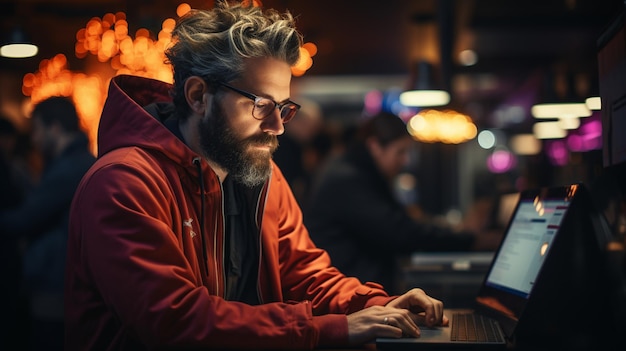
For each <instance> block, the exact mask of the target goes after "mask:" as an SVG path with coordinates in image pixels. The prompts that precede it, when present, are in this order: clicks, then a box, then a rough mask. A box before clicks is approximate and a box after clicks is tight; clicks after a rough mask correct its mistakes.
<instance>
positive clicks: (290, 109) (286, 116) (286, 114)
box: [280, 103, 298, 123]
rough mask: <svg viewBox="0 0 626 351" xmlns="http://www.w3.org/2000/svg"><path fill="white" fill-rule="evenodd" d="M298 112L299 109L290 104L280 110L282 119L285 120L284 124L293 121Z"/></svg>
mask: <svg viewBox="0 0 626 351" xmlns="http://www.w3.org/2000/svg"><path fill="white" fill-rule="evenodd" d="M297 112H298V107H297V106H296V105H294V104H292V103H288V104H287V105H284V106H283V107H282V108H281V109H280V118H281V119H282V120H283V123H287V122H289V121H291V119H292V118H293V116H295V115H296V113H297Z"/></svg>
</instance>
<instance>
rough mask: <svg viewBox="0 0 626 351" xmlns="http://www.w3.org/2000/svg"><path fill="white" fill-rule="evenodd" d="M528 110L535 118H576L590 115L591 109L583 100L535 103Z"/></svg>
mask: <svg viewBox="0 0 626 351" xmlns="http://www.w3.org/2000/svg"><path fill="white" fill-rule="evenodd" d="M530 112H531V113H532V115H533V117H535V118H576V117H589V116H591V111H590V110H589V108H588V107H587V105H585V103H584V102H570V103H566V102H561V103H542V104H536V105H534V106H533V107H532V108H531V109H530Z"/></svg>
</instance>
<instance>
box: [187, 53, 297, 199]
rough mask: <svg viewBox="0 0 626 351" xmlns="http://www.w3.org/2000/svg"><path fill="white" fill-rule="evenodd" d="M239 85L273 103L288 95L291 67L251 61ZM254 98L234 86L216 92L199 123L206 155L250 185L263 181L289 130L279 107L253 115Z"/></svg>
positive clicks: (271, 61) (234, 84) (236, 83)
mask: <svg viewBox="0 0 626 351" xmlns="http://www.w3.org/2000/svg"><path fill="white" fill-rule="evenodd" d="M244 72H245V73H244V74H243V76H242V77H243V78H242V79H241V80H238V81H235V82H231V85H233V86H236V87H237V88H238V89H241V90H245V91H248V92H250V93H252V94H255V95H257V96H262V97H267V98H270V99H272V100H274V101H278V102H280V101H283V100H286V99H287V98H288V97H289V83H290V80H291V70H290V68H289V65H287V64H286V63H284V62H281V61H278V60H274V59H249V60H248V61H246V69H245V71H244ZM253 106H254V102H253V101H252V100H251V99H248V98H246V97H244V96H242V95H240V94H238V93H236V92H234V91H232V90H229V89H226V90H223V91H222V92H221V94H217V95H216V98H214V99H213V103H212V105H211V108H210V109H209V111H208V112H207V113H206V114H205V116H204V118H202V120H200V122H199V128H200V143H201V146H202V150H203V152H204V154H205V156H206V157H208V158H209V159H210V160H212V161H214V162H215V163H217V164H218V165H219V166H220V167H222V168H223V169H225V170H226V171H227V172H228V173H229V174H230V175H231V176H232V177H235V179H236V180H237V181H239V182H241V183H243V184H245V185H247V186H250V187H252V186H256V185H260V184H262V183H263V182H264V181H265V180H267V178H268V177H269V175H270V173H271V161H270V160H271V158H272V153H273V152H274V151H275V150H276V148H277V147H278V140H277V138H276V136H277V135H280V134H282V133H283V132H284V128H283V124H282V121H281V119H280V115H279V112H278V110H275V111H274V112H273V113H272V114H271V115H269V116H268V117H266V118H264V119H263V120H258V119H255V118H254V117H253V116H252V109H253Z"/></svg>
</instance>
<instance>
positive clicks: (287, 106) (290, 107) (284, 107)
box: [218, 82, 301, 123]
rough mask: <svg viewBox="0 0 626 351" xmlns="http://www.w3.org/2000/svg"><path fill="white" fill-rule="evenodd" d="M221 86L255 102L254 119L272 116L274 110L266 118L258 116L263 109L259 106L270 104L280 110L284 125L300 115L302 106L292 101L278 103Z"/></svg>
mask: <svg viewBox="0 0 626 351" xmlns="http://www.w3.org/2000/svg"><path fill="white" fill-rule="evenodd" d="M218 84H219V85H221V86H224V87H226V88H228V89H230V90H232V91H234V92H236V93H238V94H239V95H241V96H244V97H247V98H248V99H250V100H252V101H254V108H253V109H252V117H254V119H257V120H260V121H261V120H263V119H265V118H267V117H268V116H270V115H271V114H272V112H271V111H273V109H271V110H268V111H269V112H268V113H266V114H265V115H264V116H256V113H255V112H257V111H259V110H260V109H261V107H258V106H262V105H263V103H265V104H267V103H269V102H271V103H273V104H274V108H276V109H278V111H279V112H280V119H281V120H282V122H283V123H287V122H289V121H291V119H293V117H294V116H295V115H296V113H298V110H300V107H301V106H300V105H299V104H297V103H295V102H293V101H291V100H287V101H285V102H282V103H278V102H276V101H274V100H272V99H270V98H266V97H261V96H257V95H254V94H252V93H249V92H247V91H244V90H241V89H238V88H235V87H233V86H231V85H228V84H226V83H222V82H219V83H218Z"/></svg>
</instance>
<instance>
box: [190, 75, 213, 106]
mask: <svg viewBox="0 0 626 351" xmlns="http://www.w3.org/2000/svg"><path fill="white" fill-rule="evenodd" d="M208 91H209V86H208V85H207V83H206V82H205V81H204V79H202V78H200V77H198V76H191V77H189V78H187V80H186V81H185V100H187V104H188V105H189V107H190V108H191V111H193V113H195V114H199V115H203V114H204V112H205V110H206V108H207V106H208V100H207V94H206V93H207V92H208Z"/></svg>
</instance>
